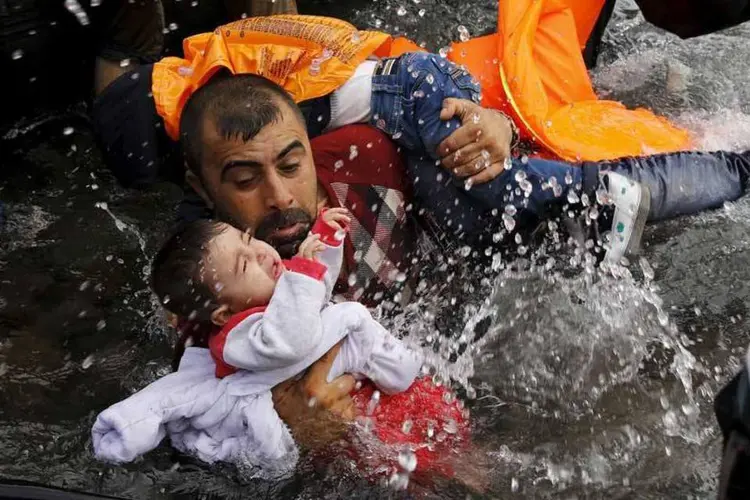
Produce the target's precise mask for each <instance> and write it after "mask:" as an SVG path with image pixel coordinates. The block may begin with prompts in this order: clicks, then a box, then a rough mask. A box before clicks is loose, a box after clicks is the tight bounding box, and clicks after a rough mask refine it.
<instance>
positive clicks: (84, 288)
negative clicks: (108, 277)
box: [78, 280, 91, 292]
mask: <svg viewBox="0 0 750 500" xmlns="http://www.w3.org/2000/svg"><path fill="white" fill-rule="evenodd" d="M90 285H91V282H90V281H88V280H87V281H84V282H83V283H81V286H79V287H78V290H80V291H81V292H82V291H84V290H86V289H87V288H88V287H89V286H90Z"/></svg>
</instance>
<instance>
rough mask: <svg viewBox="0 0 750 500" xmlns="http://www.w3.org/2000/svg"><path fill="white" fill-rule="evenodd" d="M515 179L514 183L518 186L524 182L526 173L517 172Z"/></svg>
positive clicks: (522, 171)
mask: <svg viewBox="0 0 750 500" xmlns="http://www.w3.org/2000/svg"><path fill="white" fill-rule="evenodd" d="M515 179H516V182H518V183H519V184H520V183H521V182H523V181H525V180H526V171H524V170H519V171H518V172H516V175H515Z"/></svg>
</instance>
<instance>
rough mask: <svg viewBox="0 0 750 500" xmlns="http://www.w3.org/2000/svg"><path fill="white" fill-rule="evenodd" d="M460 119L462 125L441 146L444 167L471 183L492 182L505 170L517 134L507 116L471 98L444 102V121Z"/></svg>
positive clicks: (439, 150)
mask: <svg viewBox="0 0 750 500" xmlns="http://www.w3.org/2000/svg"><path fill="white" fill-rule="evenodd" d="M453 117H458V119H459V120H461V126H460V127H459V128H458V129H457V130H456V131H455V132H453V133H452V134H451V135H450V136H449V137H448V138H447V139H445V140H444V141H443V142H442V143H440V145H439V146H438V154H439V155H440V157H441V160H440V161H441V163H442V165H443V167H445V168H446V169H448V170H450V171H452V172H453V173H454V174H455V175H456V176H457V177H462V178H463V177H468V178H469V179H470V181H471V183H472V184H474V185H477V184H482V183H485V182H489V181H491V180H492V179H494V178H495V177H497V176H498V175H500V174H501V173H502V172H503V171H504V170H505V161H506V159H508V158H510V156H511V148H513V147H514V146H515V144H514V143H515V142H517V139H518V132H517V129H516V127H515V125H514V124H513V122H511V121H510V120H509V119H508V117H507V116H506V115H504V114H503V113H500V112H499V111H495V110H494V109H488V108H483V107H482V106H480V105H478V104H476V103H473V102H472V101H470V100H468V99H453V98H449V99H446V100H445V101H443V109H442V111H441V112H440V119H441V120H450V119H451V118H453Z"/></svg>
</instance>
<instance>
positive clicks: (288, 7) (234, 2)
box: [224, 0, 297, 21]
mask: <svg viewBox="0 0 750 500" xmlns="http://www.w3.org/2000/svg"><path fill="white" fill-rule="evenodd" d="M224 5H225V6H226V10H227V14H228V15H229V18H230V19H229V20H230V21H234V20H236V19H240V18H242V17H243V16H245V17H247V16H250V17H255V16H275V15H278V14H296V13H297V2H296V0H224Z"/></svg>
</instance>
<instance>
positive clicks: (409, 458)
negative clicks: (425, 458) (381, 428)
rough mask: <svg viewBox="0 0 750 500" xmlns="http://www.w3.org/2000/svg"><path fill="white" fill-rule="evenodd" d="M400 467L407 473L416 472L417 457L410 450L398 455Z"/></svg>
mask: <svg viewBox="0 0 750 500" xmlns="http://www.w3.org/2000/svg"><path fill="white" fill-rule="evenodd" d="M398 465H399V466H400V467H401V469H403V470H404V471H406V472H414V469H416V468H417V456H416V455H415V454H414V452H412V451H411V450H409V449H405V450H402V451H401V452H400V453H399V454H398Z"/></svg>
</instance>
